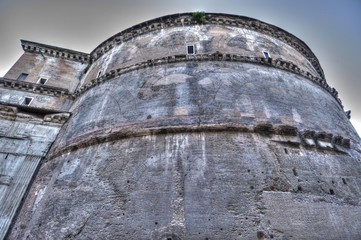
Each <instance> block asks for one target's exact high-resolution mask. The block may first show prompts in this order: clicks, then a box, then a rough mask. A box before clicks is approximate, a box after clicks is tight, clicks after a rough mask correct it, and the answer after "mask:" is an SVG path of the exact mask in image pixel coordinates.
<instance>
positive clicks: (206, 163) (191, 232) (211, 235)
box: [0, 13, 361, 240]
mask: <svg viewBox="0 0 361 240" xmlns="http://www.w3.org/2000/svg"><path fill="white" fill-rule="evenodd" d="M21 44H22V47H23V49H24V54H23V55H22V56H21V57H20V59H19V60H18V61H17V62H16V63H15V65H14V66H13V67H12V68H11V69H10V70H9V72H8V73H7V74H6V75H5V76H4V78H2V79H1V80H0V81H1V82H0V84H1V85H0V94H1V95H0V134H1V139H2V140H1V143H0V145H1V150H0V157H1V163H0V164H1V168H0V170H1V171H2V173H1V175H0V191H1V193H2V194H1V199H0V218H1V222H0V230H1V232H0V233H1V234H2V235H1V237H5V236H6V237H7V238H9V239H166V240H170V239H173V240H175V239H257V238H258V239H357V238H360V237H361V231H360V229H361V221H360V217H359V216H360V215H361V198H360V196H361V189H360V187H361V163H360V161H361V146H360V138H359V136H358V135H357V133H356V131H355V129H354V128H353V126H352V125H351V123H350V121H349V115H348V113H345V112H344V109H343V106H342V103H341V101H340V99H339V98H338V95H337V91H336V90H335V89H334V88H331V87H330V86H329V85H328V84H327V83H326V80H325V77H324V74H323V71H322V68H321V66H320V64H319V62H318V60H317V58H316V56H315V55H314V54H313V52H312V51H311V50H310V49H309V47H308V46H307V45H306V44H305V43H304V42H302V41H301V40H300V39H298V38H297V37H295V36H293V35H292V34H290V33H288V32H286V31H284V30H282V29H280V28H278V27H276V26H273V25H270V24H267V23H264V22H261V21H259V20H256V19H252V18H248V17H242V16H235V15H227V14H214V13H196V14H194V13H183V14H175V15H169V16H164V17H160V18H157V19H153V20H150V21H147V22H143V23H141V24H138V25H135V26H133V27H131V28H129V29H126V30H124V31H122V32H120V33H118V34H116V35H114V36H112V37H110V38H109V39H107V40H105V41H104V42H103V43H101V44H100V45H99V46H98V47H96V48H95V49H94V50H93V51H92V52H91V53H89V54H87V53H82V52H78V51H73V50H69V49H63V48H59V47H54V46H49V45H45V44H40V43H34V42H30V41H21Z"/></svg>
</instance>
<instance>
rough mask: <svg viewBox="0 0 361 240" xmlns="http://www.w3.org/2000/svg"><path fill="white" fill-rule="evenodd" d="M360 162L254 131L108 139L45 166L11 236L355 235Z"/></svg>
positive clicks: (228, 236)
mask: <svg viewBox="0 0 361 240" xmlns="http://www.w3.org/2000/svg"><path fill="white" fill-rule="evenodd" d="M359 165H360V162H359V161H357V160H355V159H352V158H350V157H349V156H347V155H344V154H338V153H332V152H323V151H317V150H312V151H309V150H307V149H304V148H297V147H296V148H294V147H290V146H282V145H279V144H277V143H274V142H271V141H269V138H267V137H263V136H260V135H257V134H250V133H241V134H239V133H232V132H221V133H182V134H166V135H156V136H145V137H140V138H132V139H124V140H119V141H116V142H108V143H103V144H99V145H96V146H94V147H89V148H85V149H81V150H78V151H75V152H72V153H71V154H65V155H63V156H61V157H59V158H56V159H53V160H52V161H49V162H47V163H45V164H44V165H43V167H42V169H41V170H40V172H39V174H38V180H37V182H36V184H35V185H34V186H33V188H32V189H31V191H30V195H29V197H28V199H27V201H26V205H25V207H26V208H25V209H27V211H26V214H24V215H21V218H20V219H19V221H18V222H17V224H16V226H15V228H14V230H13V233H12V237H11V238H12V239H20V238H26V237H28V238H30V239H43V238H46V239H88V238H90V239H110V238H112V239H168V238H171V239H206V238H208V239H257V237H259V238H263V237H265V238H268V239H269V238H274V239H325V238H327V239H339V237H340V236H342V239H356V238H357V237H359V236H360V232H359V229H360V228H361V223H360V221H359V216H360V214H361V207H360V201H359V200H360V186H361V182H360V175H361V169H360V168H359ZM50 172H51V174H49V173H50ZM331 189H332V190H333V193H332V194H331V193H330V190H331ZM325 211H327V212H325ZM346 217H348V219H347V220H345V218H346ZM347 223H352V225H347ZM335 225H340V226H339V227H335ZM316 227H317V228H318V231H310V230H311V229H315V228H316Z"/></svg>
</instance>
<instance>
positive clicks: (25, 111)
mask: <svg viewBox="0 0 361 240" xmlns="http://www.w3.org/2000/svg"><path fill="white" fill-rule="evenodd" d="M29 113H36V114H37V115H36V116H35V115H33V114H29ZM70 115H71V114H70V113H69V112H59V111H54V110H52V109H45V108H37V107H32V106H24V105H20V104H9V103H3V102H0V118H2V119H8V120H11V121H15V120H16V121H26V122H27V121H29V120H32V122H34V123H35V122H38V123H40V124H48V123H50V124H64V123H65V122H66V121H67V120H68V119H69V117H70Z"/></svg>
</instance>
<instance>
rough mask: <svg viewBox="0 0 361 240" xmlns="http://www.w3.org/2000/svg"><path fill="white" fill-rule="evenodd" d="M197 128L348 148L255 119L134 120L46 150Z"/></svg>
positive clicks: (329, 137) (327, 137)
mask: <svg viewBox="0 0 361 240" xmlns="http://www.w3.org/2000/svg"><path fill="white" fill-rule="evenodd" d="M152 125H153V127H152ZM197 132H239V133H256V134H261V135H264V136H266V137H268V138H270V140H271V141H274V142H278V143H281V144H287V145H292V146H300V145H303V146H305V147H315V148H321V149H325V150H331V151H336V152H342V153H347V151H348V149H350V148H351V140H350V139H348V138H344V137H342V136H338V135H335V136H334V135H333V134H332V133H327V132H315V131H312V130H299V129H297V128H296V127H294V126H289V125H272V124H270V123H259V124H257V125H246V124H237V123H225V124H201V125H194V124H193V125H192V124H190V125H177V126H157V127H155V126H154V124H152V122H151V123H147V122H138V123H133V124H129V125H126V126H120V127H113V128H105V129H101V130H96V131H92V132H89V133H87V134H85V135H81V136H79V137H76V138H74V139H73V140H72V141H70V142H67V143H66V146H63V147H58V148H57V147H55V149H54V150H53V151H52V152H51V153H49V155H48V156H49V157H48V160H50V159H53V158H55V157H58V156H61V155H63V154H67V153H70V152H73V151H76V150H78V149H82V148H86V147H90V146H93V145H97V144H101V143H105V142H112V141H117V140H120V139H125V138H132V137H142V136H150V135H159V134H174V133H197Z"/></svg>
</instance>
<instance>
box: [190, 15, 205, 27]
mask: <svg viewBox="0 0 361 240" xmlns="http://www.w3.org/2000/svg"><path fill="white" fill-rule="evenodd" d="M192 21H195V22H197V23H198V24H204V23H205V22H206V14H205V13H204V12H194V13H193V14H192Z"/></svg>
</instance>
